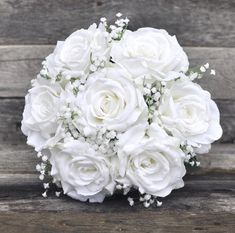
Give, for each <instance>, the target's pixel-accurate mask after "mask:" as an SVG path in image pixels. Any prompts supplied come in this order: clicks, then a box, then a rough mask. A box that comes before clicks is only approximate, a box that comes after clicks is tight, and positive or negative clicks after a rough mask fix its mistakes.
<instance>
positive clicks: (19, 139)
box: [0, 98, 235, 145]
mask: <svg viewBox="0 0 235 233" xmlns="http://www.w3.org/2000/svg"><path fill="white" fill-rule="evenodd" d="M216 102H217V104H218V106H219V109H220V112H221V125H222V128H223V130H224V134H223V136H222V138H221V139H220V142H226V143H233V142H234V141H235V134H234V132H235V121H234V119H235V102H234V101H233V100H216ZM23 108H24V99H22V98H19V99H18V98H11V99H4V98H2V99H1V98H0V144H1V143H5V144H14V145H16V144H22V143H23V144H25V137H24V136H23V135H22V133H21V129H20V127H21V120H22V112H23Z"/></svg>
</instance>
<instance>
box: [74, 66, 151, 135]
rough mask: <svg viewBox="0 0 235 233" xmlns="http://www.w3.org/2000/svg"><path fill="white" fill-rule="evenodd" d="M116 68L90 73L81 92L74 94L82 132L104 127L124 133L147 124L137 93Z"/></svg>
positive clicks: (122, 73) (145, 108) (144, 110)
mask: <svg viewBox="0 0 235 233" xmlns="http://www.w3.org/2000/svg"><path fill="white" fill-rule="evenodd" d="M125 75H126V74H125V72H124V71H123V70H122V69H120V68H118V67H112V68H106V69H104V70H103V71H100V72H96V73H94V74H92V75H91V76H90V77H89V79H88V81H87V83H86V84H85V88H84V91H81V92H79V94H78V100H79V101H78V106H79V107H80V108H81V119H80V121H79V123H80V124H83V125H84V132H85V134H86V132H92V131H93V129H98V128H101V127H104V128H106V129H108V130H116V131H125V130H127V129H128V127H130V126H132V125H133V124H137V123H138V122H145V121H147V114H148V109H147V105H146V103H145V101H144V98H143V96H142V94H141V93H140V91H139V90H138V89H137V88H136V87H135V86H134V85H133V83H132V82H131V81H129V80H128V79H127V78H126V76H125Z"/></svg>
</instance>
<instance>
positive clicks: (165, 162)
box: [118, 124, 186, 197]
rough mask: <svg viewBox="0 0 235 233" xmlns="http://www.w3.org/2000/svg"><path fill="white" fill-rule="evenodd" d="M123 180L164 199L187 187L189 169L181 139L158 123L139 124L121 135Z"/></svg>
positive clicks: (144, 191)
mask: <svg viewBox="0 0 235 233" xmlns="http://www.w3.org/2000/svg"><path fill="white" fill-rule="evenodd" d="M118 146H119V150H118V156H119V160H120V176H121V177H122V178H120V181H121V182H123V183H124V184H126V185H129V186H132V185H134V186H135V187H137V188H138V189H139V191H140V193H142V194H143V193H147V194H151V195H154V196H158V197H165V196H167V195H168V194H170V192H171V191H172V190H173V189H176V188H181V187H183V185H184V182H183V180H182V177H183V176H184V175H185V173H186V170H185V166H184V153H183V152H182V151H181V150H180V147H179V146H180V144H179V140H177V139H176V138H173V137H170V136H168V135H167V134H166V132H165V131H164V130H163V129H162V128H160V127H159V126H158V125H157V124H152V125H151V126H148V125H144V124H142V125H136V126H134V127H132V128H131V129H130V130H128V131H127V132H126V133H124V134H123V135H122V136H120V139H119V143H118Z"/></svg>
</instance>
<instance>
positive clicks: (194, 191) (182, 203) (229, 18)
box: [0, 0, 235, 233]
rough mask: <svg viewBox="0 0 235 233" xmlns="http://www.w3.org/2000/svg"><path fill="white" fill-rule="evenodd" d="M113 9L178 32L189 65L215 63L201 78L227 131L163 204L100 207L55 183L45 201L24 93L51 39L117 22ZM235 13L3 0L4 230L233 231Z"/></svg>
mask: <svg viewBox="0 0 235 233" xmlns="http://www.w3.org/2000/svg"><path fill="white" fill-rule="evenodd" d="M119 11H121V12H123V13H124V15H126V16H128V17H129V18H130V19H131V22H130V28H131V29H137V28H138V27H144V26H150V27H156V28H165V29H166V30H168V31H169V32H170V34H176V35H177V38H178V40H179V42H180V43H181V44H182V45H183V46H186V47H185V51H186V52H187V54H188V56H189V58H190V62H191V66H194V65H200V64H204V63H206V62H209V63H210V65H211V67H212V68H214V69H216V71H217V76H216V77H212V78H209V77H208V78H205V79H202V80H200V84H201V85H202V87H203V88H205V89H207V90H209V91H210V92H211V94H212V97H213V98H214V99H216V102H217V104H218V107H219V109H220V111H221V124H222V127H223V130H224V134H223V137H222V139H221V140H220V141H219V143H216V144H214V145H213V146H212V150H211V151H210V153H209V154H207V155H201V156H200V157H199V160H200V161H201V167H199V168H193V169H190V170H189V173H188V175H186V176H185V177H184V180H185V187H184V188H182V189H180V190H175V191H173V192H172V194H171V195H170V196H168V197H167V198H164V200H163V201H164V202H163V206H162V207H160V208H156V207H150V208H149V209H145V208H144V207H143V206H140V205H136V206H134V207H133V208H131V207H129V205H128V202H127V201H126V197H124V196H120V195H115V196H113V197H110V198H107V199H106V200H105V202H104V203H103V204H102V205H100V204H88V203H81V202H77V201H74V200H72V199H70V198H68V197H64V196H63V197H61V198H59V199H58V198H56V197H55V196H54V194H53V192H54V191H55V188H54V191H51V192H50V193H49V198H48V199H44V198H43V197H42V196H41V193H42V192H43V187H42V183H41V181H40V180H39V179H38V174H37V173H36V171H35V165H36V164H37V162H38V161H37V157H36V153H35V152H34V151H33V149H32V148H31V147H29V146H27V145H26V138H25V137H24V136H23V135H22V133H21V131H20V126H21V124H20V121H21V119H22V111H23V106H24V99H23V97H24V96H25V94H26V92H27V89H28V88H29V87H30V80H31V79H33V78H35V77H36V74H37V73H38V72H39V71H40V69H41V61H42V60H43V59H44V58H45V57H46V56H47V55H48V54H49V53H50V52H51V51H53V48H54V45H55V43H56V41H57V40H63V39H65V38H66V37H67V36H68V35H69V34H70V33H71V32H73V31H74V30H77V29H79V28H81V27H87V26H89V25H90V24H91V23H93V22H94V21H98V20H99V18H100V17H101V16H106V17H107V18H108V19H114V17H115V13H116V12H119ZM234 12H235V1H234V0H231V1H230V0H224V1H219V0H206V1H198V0H181V1H174V0H158V1H156V0H129V1H124V0H119V1H110V0H95V1H94V0H66V1H62V0H57V1H55V0H47V1H43V0H21V1H19V0H0V232H1V233H6V232H7V233H21V232H24V233H32V232H35V233H62V232H63V233H64V232H74V233H79V232H81V233H86V232H89V233H92V232H98V233H99V232H100V233H112V232H130V233H132V232H133V233H136V232H141V233H142V232H148V233H162V232H170V233H173V232H178V233H189V232H194V233H197V232H201V233H233V232H234V231H235V222H234V219H235V144H234V142H235V101H234V100H235V66H234V61H235V27H234V22H235V14H234ZM192 46H194V47H192ZM133 195H135V193H133Z"/></svg>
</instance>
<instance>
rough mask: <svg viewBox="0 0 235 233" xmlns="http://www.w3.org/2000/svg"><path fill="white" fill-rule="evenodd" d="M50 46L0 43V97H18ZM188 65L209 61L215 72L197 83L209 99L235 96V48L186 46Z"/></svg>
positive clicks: (36, 70)
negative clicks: (2, 44) (208, 94)
mask: <svg viewBox="0 0 235 233" xmlns="http://www.w3.org/2000/svg"><path fill="white" fill-rule="evenodd" d="M53 48H54V46H49V45H42V46H39V45H29V46H21V45H19V46H0V97H13V96H14V97H22V96H24V95H25V94H26V92H27V89H29V87H30V80H31V79H33V78H35V77H36V75H37V73H39V71H40V69H41V61H42V60H43V59H44V57H46V56H47V55H48V54H49V53H51V52H52V51H53ZM185 51H186V52H187V54H188V56H189V59H190V62H191V67H194V66H196V65H202V64H205V63H206V62H209V63H210V65H211V68H214V69H216V71H217V75H216V76H215V77H214V76H210V75H207V76H206V77H204V78H203V79H201V80H200V81H199V82H200V83H201V85H202V87H203V88H205V89H207V90H208V91H210V92H211V94H212V97H213V98H217V99H235V75H234V74H235V66H234V61H235V48H196V47H186V48H185Z"/></svg>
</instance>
